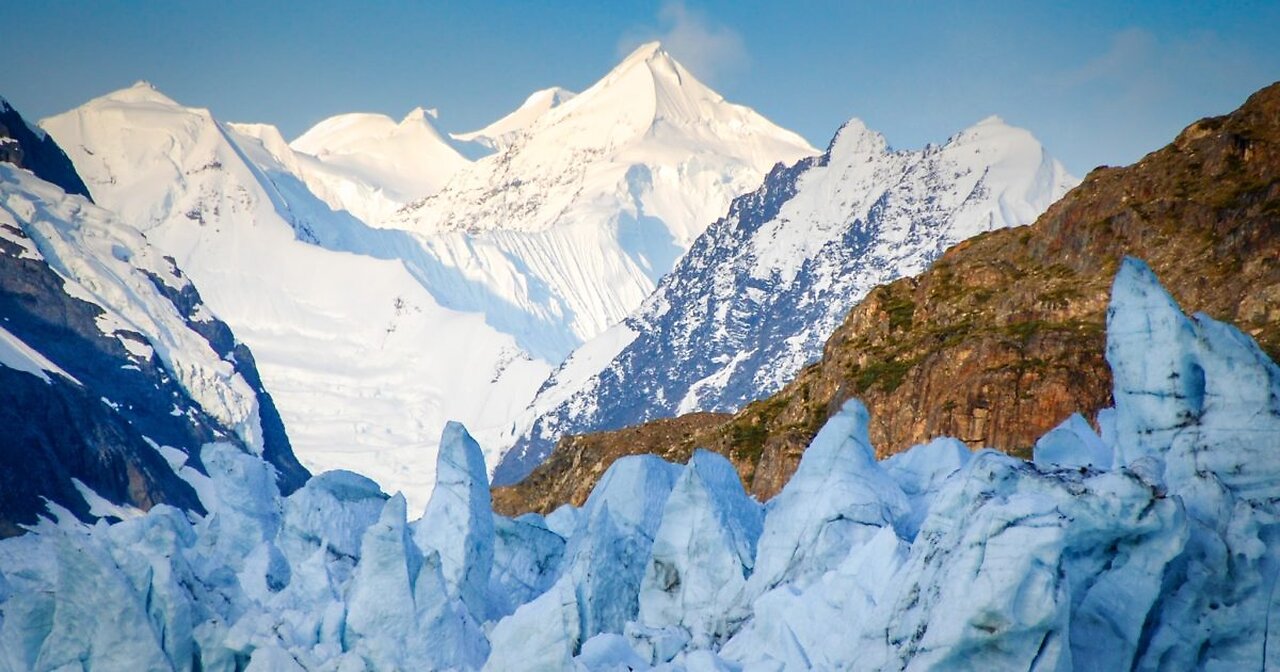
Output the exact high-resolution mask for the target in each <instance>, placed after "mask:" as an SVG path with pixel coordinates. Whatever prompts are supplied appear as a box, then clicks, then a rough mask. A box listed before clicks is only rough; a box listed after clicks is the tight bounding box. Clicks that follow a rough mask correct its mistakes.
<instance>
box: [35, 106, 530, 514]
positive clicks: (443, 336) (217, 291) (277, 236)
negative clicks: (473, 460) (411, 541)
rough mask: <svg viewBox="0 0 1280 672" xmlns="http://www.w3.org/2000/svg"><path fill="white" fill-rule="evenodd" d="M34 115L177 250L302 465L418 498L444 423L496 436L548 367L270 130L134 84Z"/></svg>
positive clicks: (109, 195) (101, 186) (153, 237)
mask: <svg viewBox="0 0 1280 672" xmlns="http://www.w3.org/2000/svg"><path fill="white" fill-rule="evenodd" d="M42 126H43V127H44V128H45V129H47V130H48V131H49V132H50V134H51V135H52V136H53V137H54V138H55V139H57V141H58V142H59V144H61V145H62V146H63V147H64V148H65V149H66V150H67V153H68V154H69V155H70V156H71V158H72V160H73V161H74V162H75V165H76V168H77V169H78V171H79V172H80V174H81V176H82V177H83V178H84V179H85V181H86V183H88V185H89V188H90V190H91V191H92V192H93V194H94V197H95V198H96V199H97V201H98V203H99V204H101V205H103V206H104V207H106V208H107V209H109V210H112V211H113V212H115V213H116V214H117V215H119V217H120V218H121V219H122V220H124V221H126V222H129V223H130V224H133V225H135V226H137V227H138V228H140V229H142V230H143V231H144V232H145V234H146V236H147V238H148V239H149V240H150V241H151V243H152V244H153V245H155V246H156V247H158V248H159V249H161V250H163V251H164V253H166V254H168V255H170V256H172V257H173V258H174V259H175V260H176V262H177V264H178V265H179V266H180V267H181V268H182V269H183V270H184V272H186V273H187V274H188V275H189V276H190V277H191V278H192V280H193V281H195V283H196V284H197V285H198V286H199V287H200V291H201V293H202V296H203V297H204V299H205V301H206V302H207V303H208V304H209V306H210V307H211V308H213V310H214V311H215V312H216V313H217V314H218V315H219V316H220V317H221V318H222V319H224V320H226V321H227V323H228V324H230V326H231V328H232V329H233V330H234V331H235V333H236V336H237V337H238V338H239V339H241V340H242V341H243V342H245V343H246V344H248V345H249V346H250V348H252V350H253V352H254V355H255V356H256V357H257V361H258V366H259V369H260V371H261V373H262V378H263V381H264V382H265V384H266V387H267V389H269V390H270V391H271V393H272V395H273V396H274V398H275V400H276V403H277V405H278V406H279V408H280V413H281V416H282V417H283V418H284V423H285V426H286V427H287V428H288V430H289V432H290V438H291V439H292V441H293V444H294V448H295V450H296V451H297V453H298V455H299V458H300V459H301V460H302V461H303V463H304V464H306V465H307V466H308V467H310V468H312V469H314V470H317V471H320V470H326V469H333V468H359V469H361V470H362V471H364V472H365V473H368V474H370V475H371V476H372V477H373V478H375V479H377V480H378V482H379V483H381V484H383V485H384V486H386V487H388V488H395V489H398V490H403V491H404V492H405V493H406V497H408V499H409V501H410V503H411V504H412V506H414V507H415V509H417V508H420V507H421V506H422V505H423V504H424V503H425V501H426V496H427V494H428V492H429V490H430V488H431V484H432V483H433V482H434V478H433V468H434V464H435V454H434V451H435V447H436V442H437V440H438V437H439V435H440V431H441V429H442V428H443V427H444V423H445V421H446V420H447V419H455V418H456V419H463V420H465V421H467V422H471V423H474V424H475V426H476V429H477V435H479V436H481V437H483V438H486V439H487V433H494V434H496V433H497V432H498V431H500V430H501V431H506V428H507V425H508V424H509V422H510V420H509V418H510V417H511V414H512V413H514V412H516V411H517V410H518V409H520V408H522V407H523V406H524V405H525V404H526V403H527V402H528V400H529V398H530V397H531V396H532V394H533V391H534V390H535V389H536V387H537V385H538V382H539V381H540V380H542V379H543V378H545V376H546V373H547V371H548V369H549V366H548V365H547V364H546V363H544V362H539V361H535V360H532V359H531V358H529V356H528V355H526V354H525V353H524V351H523V350H522V349H521V348H520V347H519V345H518V344H517V343H516V341H515V339H514V338H512V337H511V336H509V335H506V334H503V333H500V332H498V331H496V330H495V329H494V328H493V327H491V326H489V325H488V324H486V322H485V317H484V316H483V315H478V314H466V313H461V312H458V311H456V310H451V309H449V308H447V307H445V306H443V305H442V302H441V301H438V300H436V298H434V297H433V295H432V292H431V291H429V290H428V289H427V288H426V287H425V286H424V277H423V272H422V269H421V264H419V265H418V266H416V267H415V270H413V271H411V270H410V269H409V268H408V267H407V266H406V262H405V261H403V260H402V259H401V258H400V257H398V256H396V253H395V252H394V251H393V249H392V248H397V247H404V249H406V250H410V251H414V250H416V251H417V252H418V253H421V251H422V248H421V247H420V246H415V245H412V244H410V243H408V242H406V241H405V240H404V238H405V236H403V235H401V234H400V233H399V232H394V231H391V232H383V231H379V230H377V229H371V228H369V227H367V226H365V225H364V224H363V223H362V222H360V221H359V220H357V219H355V218H354V217H352V216H350V215H349V214H347V213H345V212H334V211H333V210H331V209H330V208H329V207H328V206H327V205H326V204H324V203H323V202H321V201H320V200H318V199H317V198H316V197H315V196H314V195H312V193H311V192H310V191H309V189H308V188H307V187H306V185H305V184H303V183H302V182H301V180H300V179H299V178H298V177H297V176H296V174H295V173H293V172H291V170H289V169H286V168H285V167H283V166H281V165H280V164H279V163H277V162H274V155H273V154H272V152H271V151H269V148H270V147H273V146H275V145H280V146H283V145H282V143H279V142H278V141H279V135H278V133H277V134H271V133H269V132H267V131H269V130H270V129H264V128H262V127H257V128H253V129H245V128H244V127H241V131H245V132H241V131H237V130H236V129H235V128H231V127H228V126H225V125H223V124H221V123H219V122H218V121H217V120H215V119H214V118H213V117H212V116H211V115H210V114H209V112H208V111H207V110H204V109H194V108H187V107H184V106H182V105H179V104H177V103H175V102H174V101H173V100H171V99H169V98H167V97H165V96H164V95H163V94H161V93H159V92H157V91H156V90H154V89H153V88H152V87H150V86H149V85H146V84H139V85H135V86H134V87H131V88H128V89H124V90H121V91H117V92H115V93H112V94H110V95H107V96H104V97H102V98H98V99H95V100H93V101H90V102H89V103H87V104H85V105H84V106H82V107H80V108H77V109H75V110H72V111H70V112H67V113H64V114H61V115H58V116H56V117H53V118H50V119H46V120H44V122H42ZM249 131H256V134H254V133H250V132H249ZM275 148H276V149H279V147H275ZM285 149H287V147H285ZM353 250H354V251H356V253H352V251H353ZM423 263H425V262H423ZM460 352H466V353H467V356H465V357H460V356H458V353H460ZM499 425H501V426H499ZM485 443H486V445H489V446H492V445H495V442H492V441H488V440H486V442H485Z"/></svg>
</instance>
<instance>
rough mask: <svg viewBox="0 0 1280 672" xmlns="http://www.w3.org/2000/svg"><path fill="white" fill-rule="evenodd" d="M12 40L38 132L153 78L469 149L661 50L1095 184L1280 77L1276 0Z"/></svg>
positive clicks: (24, 6)
mask: <svg viewBox="0 0 1280 672" xmlns="http://www.w3.org/2000/svg"><path fill="white" fill-rule="evenodd" d="M0 26H5V29H4V37H3V39H0V58H3V59H4V60H3V67H0V95H4V96H5V97H6V98H8V99H9V100H10V102H12V103H13V104H14V106H15V107H17V108H18V109H19V110H20V111H22V112H24V113H25V114H27V115H28V116H31V117H36V118H38V117H42V116H46V115H49V114H54V113H57V112H61V111H63V110H66V109H69V108H71V107H74V106H76V105H79V104H80V103H83V102H84V101H86V100H88V99H89V98H92V97H94V96H97V95H101V94H103V93H106V92H109V91H111V90H114V89H117V88H120V87H123V86H128V85H129V84H131V83H132V82H133V81H135V80H138V79H147V80H150V81H152V82H153V83H155V84H156V86H157V87H158V88H159V89H160V90H162V91H164V92H165V93H167V94H168V95H170V96H171V97H173V98H175V99H176V100H178V101H179V102H182V103H185V104H188V105H194V106H203V107H209V108H211V109H212V110H213V112H214V114H215V115H216V116H218V117H219V118H221V119H223V120H228V121H261V122H268V123H274V124H276V125H278V126H279V127H280V128H281V130H282V131H283V132H284V134H285V135H286V137H290V138H291V137H294V136H296V135H298V134H299V133H301V132H302V131H303V130H305V129H306V128H307V127H309V126H310V125H311V124H313V123H315V122H317V121H319V120H320V119H323V118H324V117H327V116H329V115H333V114H338V113H342V112H353V111H373V112H385V113H387V114H390V115H392V116H395V117H399V116H402V115H403V114H404V113H406V112H407V111H408V110H409V109H411V108H412V107H414V106H417V105H423V106H426V107H436V108H439V110H440V115H441V116H440V125H441V126H442V127H443V128H445V129H446V130H453V131H461V130H470V129H472V128H475V127H479V126H482V125H484V124H486V123H488V122H489V121H491V120H493V119H495V118H497V117H499V116H501V115H502V114H505V113H506V112H507V111H509V110H510V109H512V108H513V107H515V106H516V105H518V104H519V103H520V101H522V100H523V99H524V97H525V96H526V95H527V94H528V93H530V92H531V91H533V90H534V89H538V88H543V87H546V86H551V85H560V86H565V87H567V88H570V89H574V90H581V89H582V88H584V87H586V86H588V85H590V84H591V83H592V82H594V81H595V80H596V79H598V78H599V77H600V76H601V75H603V74H604V73H605V72H607V71H608V70H609V68H610V67H611V66H612V65H613V64H614V63H615V62H616V61H617V60H618V59H619V58H620V57H621V56H623V55H625V53H626V51H627V50H628V49H629V48H630V47H632V46H634V45H635V44H637V43H639V42H642V41H644V40H647V39H654V38H658V39H662V40H663V41H664V42H665V44H666V45H667V47H668V50H669V51H671V52H672V54H673V55H675V57H676V58H677V59H679V60H681V61H682V62H683V63H684V64H685V65H686V66H687V67H689V68H690V69H691V70H692V71H693V72H694V73H695V74H696V75H698V76H699V77H700V78H702V79H703V80H704V81H706V82H707V83H709V84H711V85H712V86H713V87H714V88H716V89H717V90H718V91H720V92H721V93H722V94H724V95H725V97H727V98H729V99H730V100H732V101H735V102H739V103H743V104H746V105H749V106H751V107H754V108H756V109H757V110H759V111H760V112H762V113H763V114H765V115H766V116H768V117H770V118H771V119H773V120H774V121H775V122H777V123H779V124H781V125H783V126H785V127H787V128H791V129H792V130H795V131H797V132H799V133H800V134H802V135H804V136H805V137H806V138H808V139H809V141H810V142H812V143H814V144H815V145H817V146H819V147H822V146H825V144H826V142H827V141H828V140H829V138H830V136H831V135H832V133H833V132H834V131H835V129H836V128H837V127H838V126H839V125H840V124H841V123H842V122H843V121H845V120H846V119H848V118H849V117H852V116H858V117H861V118H862V119H864V120H865V121H866V122H867V123H868V125H869V126H871V127H872V128H875V129H877V130H880V131H881V132H883V133H884V134H885V135H886V137H887V138H888V139H889V142H890V143H891V144H892V145H894V146H897V147H904V148H912V147H919V146H921V145H923V144H925V143H926V142H930V141H941V140H944V139H945V138H946V137H947V136H948V135H950V134H952V133H954V132H955V131H958V130H960V129H961V128H964V127H966V126H968V125H970V124H972V123H974V122H976V121H977V120H979V119H981V118H983V117H985V116H987V115H990V114H999V115H1001V116H1002V117H1004V118H1005V119H1006V120H1008V121H1009V122H1010V123H1014V124H1017V125H1020V126H1024V127H1027V128H1029V129H1031V130H1032V131H1033V132H1034V133H1035V134H1036V135H1037V136H1038V137H1039V138H1040V139H1041V141H1043V142H1044V143H1045V145H1046V146H1048V148H1049V150H1050V151H1051V152H1052V153H1054V154H1055V155H1057V156H1058V157H1059V158H1061V159H1062V160H1063V161H1064V163H1066V164H1067V167H1068V168H1069V169H1071V170H1072V171H1074V172H1076V173H1078V174H1081V175H1083V173H1085V172H1087V171H1088V170H1089V169H1090V168H1092V167H1093V166H1095V165H1098V164H1111V165H1116V164H1124V163H1129V162H1132V161H1134V160H1136V159H1138V158H1140V157H1141V156H1142V154H1144V153H1145V152H1147V151H1150V150H1152V149H1155V148H1157V147H1159V146H1161V145H1163V144H1164V143H1166V142H1168V141H1169V140H1170V139H1172V137H1173V136H1174V135H1175V134H1176V133H1177V132H1178V131H1179V130H1180V129H1181V128H1182V127H1183V126H1185V125H1186V124H1187V123H1189V122H1191V121H1193V120H1194V119H1196V118H1199V117H1202V116H1208V115H1211V114H1222V113H1225V112H1228V111H1230V110H1232V109H1234V108H1235V107H1236V106H1238V105H1239V104H1240V103H1241V102H1243V100H1244V98H1245V97H1246V96H1247V95H1248V94H1249V93H1251V92H1252V91H1254V90H1256V89H1258V88H1261V87H1262V86H1264V85H1266V84H1269V83H1271V82H1273V81H1275V80H1277V79H1280V46H1277V45H1280V2H1249V1H1239V2H1207V1H1202V2H1176V1H1170V2H1073V3H1069V4H1068V3H1060V4H1049V3H1032V2H1000V3H959V2H894V3H890V2H874V3H873V2H852V1H846V2H799V3H786V2H777V1H776V0H774V1H772V2H754V1H737V2H729V1H725V2H720V1H705V2H698V1H696V0H686V1H685V2H684V3H680V2H672V1H670V0H667V1H661V0H660V1H657V2H633V3H623V2H543V1H533V0H530V1H524V2H466V3H462V2H457V3H454V2H358V3H357V2H323V1H320V2H305V3H304V2H242V1H239V0H231V1H223V2H198V1H190V2H164V3H161V2H110V1H105V2H63V1H61V0H43V1H39V2H36V1H28V0H4V1H3V2H0Z"/></svg>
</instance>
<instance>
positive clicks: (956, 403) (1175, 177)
mask: <svg viewBox="0 0 1280 672" xmlns="http://www.w3.org/2000/svg"><path fill="white" fill-rule="evenodd" d="M1277 120H1280V83H1277V84H1273V85H1271V86H1268V87H1265V88H1263V89H1262V90H1260V91H1258V92H1256V93H1254V94H1253V95H1251V96H1250V97H1249V99H1248V100H1247V101H1246V102H1245V103H1244V104H1243V105H1242V106H1241V107H1240V108H1239V109H1237V110H1236V111H1234V112H1232V113H1230V114H1228V115H1224V116H1220V117H1210V118H1206V119H1201V120H1199V121H1197V122H1194V123H1192V124H1191V125H1189V126H1188V127H1187V128H1186V129H1185V130H1183V131H1182V132H1181V133H1180V134H1179V135H1178V136H1177V137H1176V138H1175V139H1174V140H1173V142H1171V143H1170V144H1169V145H1167V146H1165V147H1164V148H1162V149H1159V150H1156V151H1154V152H1152V153H1150V154H1148V155H1147V156H1146V157H1144V158H1143V159H1141V160H1140V161H1138V162H1137V163H1135V164H1132V165H1130V166H1127V167H1123V168H1108V167H1100V168H1098V169H1095V170H1094V171H1092V172H1091V173H1090V174H1089V175H1088V176H1086V177H1085V179H1084V181H1083V182H1082V183H1081V185H1080V186H1078V187H1076V188H1075V189H1074V190H1072V191H1071V192H1070V193H1069V194H1068V195H1067V196H1066V197H1064V198H1063V199H1061V200H1060V201H1058V202H1057V203H1055V204H1053V205H1052V206H1050V207H1049V209H1048V210H1047V211H1046V212H1045V213H1044V214H1043V215H1041V216H1040V217H1039V218H1038V219H1037V221H1036V223H1035V224H1032V225H1031V226H1028V227H1019V228H1014V229H1005V230H999V231H992V232H987V233H984V234H981V235H979V236H976V237H974V238H972V239H970V240H967V241H964V242H961V243H959V244H957V245H955V246H954V247H952V248H951V249H949V250H948V251H947V252H946V253H944V254H943V255H942V257H941V258H940V259H939V260H938V261H937V262H935V263H934V264H933V266H932V267H931V268H930V269H929V270H928V271H926V272H925V273H923V274H921V275H920V276H918V277H916V278H904V279H900V280H897V281H894V282H892V283H889V284H886V285H881V286H879V287H877V288H876V289H874V290H873V291H871V292H870V293H869V294H868V295H867V297H866V298H865V299H863V300H862V301H861V302H860V303H859V304H858V306H856V307H855V308H854V309H853V310H851V311H850V312H849V313H848V314H847V316H846V317H845V318H844V320H843V323H842V324H841V325H840V327H839V328H838V329H837V330H836V331H835V332H834V333H833V334H832V336H831V337H830V338H829V339H828V340H827V341H826V343H825V345H824V349H823V356H822V358H821V359H820V360H819V361H818V362H816V363H814V364H811V365H809V366H808V367H806V368H805V369H803V370H802V371H801V372H800V374H799V375H798V376H797V377H796V378H795V379H794V380H793V381H791V382H790V383H788V385H787V386H785V387H784V388H782V389H781V390H780V391H779V392H778V393H776V394H774V395H772V396H771V397H769V398H767V399H763V400H760V401H757V402H754V403H752V404H749V405H747V406H746V407H744V408H742V409H741V410H740V411H738V412H737V413H736V414H734V416H733V417H732V418H731V419H730V420H728V421H726V422H724V423H723V424H719V425H715V426H711V427H708V428H706V429H704V430H702V431H699V432H695V433H694V434H693V435H692V436H691V437H690V438H689V439H687V440H685V441H684V442H683V443H682V444H681V445H675V446H671V447H670V448H669V449H668V450H669V451H673V452H672V454H678V453H683V452H686V451H688V450H689V449H690V448H691V447H692V446H699V447H707V448H711V449H714V450H716V451H718V452H721V453H722V454H724V455H726V456H728V457H729V458H730V459H732V460H733V461H734V463H735V466H736V468H737V469H738V471H739V474H740V475H741V476H742V478H743V481H744V483H747V484H748V487H749V489H750V491H751V492H752V493H753V494H754V495H756V496H757V497H759V498H761V499H765V498H768V497H770V496H772V495H773V494H774V493H777V492H778V491H779V490H780V489H781V488H782V487H783V485H784V484H785V483H786V482H787V480H788V478H789V477H790V476H791V474H792V473H793V471H794V469H795V465H796V464H797V463H798V461H799V460H800V458H801V455H802V453H803V448H804V446H805V445H806V444H807V442H808V440H809V438H811V437H812V436H813V433H814V432H815V431H816V430H817V428H818V427H820V426H821V424H822V422H823V421H824V420H825V419H826V418H828V417H829V416H830V415H831V414H833V413H835V412H836V411H837V410H838V409H839V406H840V403H841V402H842V401H843V400H845V399H848V398H850V397H855V396H856V397H858V398H861V399H862V400H863V401H864V402H865V403H866V404H867V406H868V408H870V409H872V415H873V417H875V418H878V420H876V421H875V422H873V423H872V424H871V426H870V437H871V440H872V442H873V443H874V445H876V446H877V448H878V450H880V451H881V453H880V454H881V456H883V455H886V454H891V453H896V452H898V451H901V450H904V449H906V448H909V447H910V446H912V445H916V444H919V443H922V442H924V441H927V440H928V439H930V438H931V437H935V436H939V435H952V436H957V437H959V438H960V439H962V440H964V441H965V442H966V443H968V445H969V446H970V447H994V448H998V449H1002V450H1006V451H1009V452H1012V453H1014V454H1016V455H1022V456H1027V455H1028V454H1029V452H1030V447H1031V444H1032V443H1033V442H1034V440H1035V438H1036V437H1038V436H1039V435H1040V434H1043V433H1044V432H1045V431H1048V430H1049V429H1052V428H1053V427H1055V426H1056V425H1057V424H1058V423H1059V422H1061V421H1062V420H1063V418H1065V417H1067V416H1068V415H1069V414H1071V413H1073V412H1076V411H1081V412H1083V413H1086V414H1088V415H1092V414H1094V413H1095V412H1097V410H1098V409H1100V408H1104V407H1106V406H1108V405H1109V404H1110V401H1111V399H1110V389H1111V388H1110V382H1111V376H1110V371H1109V369H1108V368H1107V365H1106V362H1105V360H1104V358H1103V329H1102V324H1103V320H1104V319H1105V306H1106V300H1107V292H1108V290H1109V287H1110V277H1111V275H1112V274H1113V273H1114V271H1115V269H1116V268H1117V265H1118V264H1119V262H1120V259H1121V258H1122V257H1123V255H1125V254H1140V255H1142V256H1145V257H1147V258H1148V260H1149V262H1150V263H1151V266H1152V268H1153V269H1155V270H1156V272H1157V273H1159V274H1160V275H1161V277H1162V280H1163V281H1164V283H1165V286H1166V287H1167V288H1168V289H1169V291H1170V292H1171V293H1172V295H1173V296H1175V297H1176V298H1177V300H1178V301H1179V302H1181V303H1182V305H1185V306H1187V307H1188V308H1189V309H1190V310H1197V311H1205V312H1207V313H1209V314H1211V315H1214V316H1215V317H1216V318H1219V319H1223V318H1225V319H1229V320H1232V321H1234V322H1237V323H1239V324H1241V327H1242V329H1243V330H1244V331H1245V332H1246V333H1248V334H1250V335H1251V336H1252V337H1254V338H1255V339H1257V341H1258V342H1259V344H1260V346H1261V347H1262V348H1263V349H1264V350H1265V351H1266V352H1268V353H1269V354H1270V355H1271V356H1272V357H1273V358H1274V357H1276V356H1277V355H1280V262H1278V261H1277V259H1280V255H1277V254H1276V249H1277V248H1278V247H1280V239H1278V238H1277V235H1278V234H1280V227H1277V226H1276V225H1275V224H1276V221H1277V219H1278V218H1280V123H1278V121H1277ZM643 427H644V425H641V426H639V427H638V428H633V430H632V431H633V432H635V431H640V432H643V431H644V430H643ZM654 431H657V430H654ZM632 441H635V442H641V441H642V440H641V439H632ZM571 446H572V447H576V448H577V449H576V450H570V449H569V448H570V447H571ZM561 448H563V449H564V451H563V454H560V455H557V453H556V452H553V453H552V458H551V459H550V460H549V461H548V463H547V465H546V469H544V470H541V471H539V470H534V471H533V473H532V475H531V476H530V477H529V481H528V485H525V484H518V485H515V486H512V487H510V488H505V489H504V488H496V489H495V501H500V502H503V503H504V507H506V508H504V509H503V510H504V511H507V512H512V513H515V512H521V511H524V510H529V508H528V507H530V506H534V505H535V504H534V503H538V504H536V506H538V507H539V508H540V509H541V508H545V507H546V506H551V505H554V504H555V503H562V502H569V501H576V500H577V499H578V498H579V497H580V496H581V492H580V489H581V488H584V487H586V488H589V487H590V483H591V482H592V479H591V478H590V477H589V476H587V474H588V473H589V472H591V471H598V470H599V469H602V468H604V467H607V466H608V464H609V463H611V462H612V461H613V460H616V459H617V458H618V457H619V456H621V455H625V454H629V453H630V451H629V448H628V447H627V445H624V444H622V443H621V442H613V441H610V440H609V439H608V436H607V435H601V436H600V437H597V438H595V439H593V438H592V437H585V438H582V439H574V440H572V441H571V440H570V439H568V438H566V439H563V440H562V441H561V443H560V444H559V446H558V450H559V449H561ZM554 484H567V485H554ZM540 487H544V488H553V490H552V491H551V492H545V491H540V490H539V488H540Z"/></svg>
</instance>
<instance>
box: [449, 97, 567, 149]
mask: <svg viewBox="0 0 1280 672" xmlns="http://www.w3.org/2000/svg"><path fill="white" fill-rule="evenodd" d="M576 95H578V94H576V93H574V92H572V91H569V90H568V89H562V88H560V87H558V86H553V87H551V88H549V89H540V90H538V91H534V92H533V94H532V95H530V96H529V97H528V98H526V99H525V101H524V102H523V103H521V104H520V107H518V108H516V109H515V110H514V111H513V112H511V113H510V114H508V115H507V116H505V117H503V118H501V119H499V120H497V121H495V122H493V123H492V124H489V125H488V126H485V127H484V128H482V129H480V130H478V131H470V132H467V133H450V134H449V136H450V137H452V138H453V139H454V140H458V141H461V142H474V143H477V144H480V145H482V146H484V147H488V148H489V149H496V150H501V149H505V148H506V147H508V146H509V145H511V144H512V143H513V142H514V141H515V140H516V139H517V136H518V135H519V133H520V132H521V131H523V130H524V129H525V128H528V127H529V126H530V125H531V124H533V122H535V121H537V120H538V118H539V117H541V116H542V115H543V114H546V113H547V111H548V110H551V109H554V108H556V107H559V106H560V105H562V104H564V103H565V102H566V101H569V100H572V99H573V97H574V96H576Z"/></svg>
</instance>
